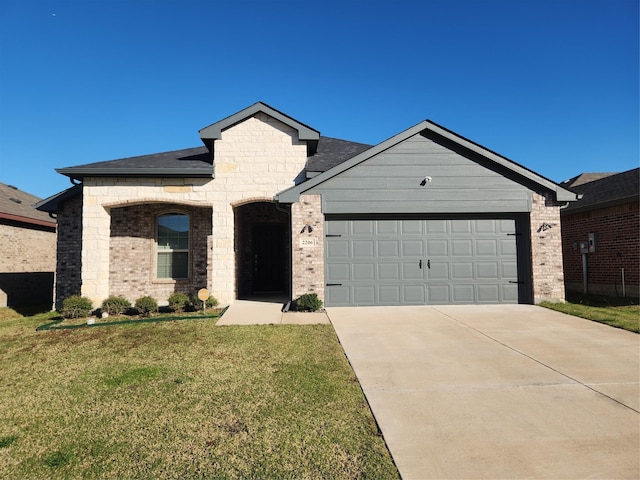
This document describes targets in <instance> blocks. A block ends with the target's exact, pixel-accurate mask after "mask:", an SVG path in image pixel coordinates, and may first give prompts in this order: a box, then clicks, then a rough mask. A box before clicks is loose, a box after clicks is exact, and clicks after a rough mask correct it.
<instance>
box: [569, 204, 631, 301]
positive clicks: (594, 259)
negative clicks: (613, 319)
mask: <svg viewBox="0 0 640 480" xmlns="http://www.w3.org/2000/svg"><path fill="white" fill-rule="evenodd" d="M589 233H595V234H596V236H597V238H596V241H597V251H596V252H595V253H589V254H587V271H588V289H589V293H593V294H604V295H612V296H621V295H622V269H623V268H624V273H625V289H626V294H627V296H634V297H638V295H639V294H638V283H639V278H640V258H639V250H640V247H639V245H640V207H639V205H638V203H637V202H631V203H627V204H625V205H618V206H614V207H608V208H602V209H597V210H592V211H589V212H580V213H574V214H567V215H563V216H562V237H563V242H562V254H563V257H564V270H565V282H566V288H567V290H571V291H578V292H582V291H583V272H582V254H581V253H580V248H579V245H577V244H579V242H586V241H587V240H588V235H589ZM574 245H575V246H576V247H577V248H574Z"/></svg>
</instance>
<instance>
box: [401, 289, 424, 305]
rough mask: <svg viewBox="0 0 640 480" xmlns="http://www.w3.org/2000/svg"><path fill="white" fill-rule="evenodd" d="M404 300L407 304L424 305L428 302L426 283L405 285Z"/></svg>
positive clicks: (403, 290)
mask: <svg viewBox="0 0 640 480" xmlns="http://www.w3.org/2000/svg"><path fill="white" fill-rule="evenodd" d="M402 300H403V303H404V304H407V305H424V304H425V303H426V297H425V286H424V285H403V286H402Z"/></svg>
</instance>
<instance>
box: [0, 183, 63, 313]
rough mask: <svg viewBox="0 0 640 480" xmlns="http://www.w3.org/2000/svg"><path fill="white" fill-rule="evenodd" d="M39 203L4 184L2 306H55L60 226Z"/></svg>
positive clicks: (0, 187)
mask: <svg viewBox="0 0 640 480" xmlns="http://www.w3.org/2000/svg"><path fill="white" fill-rule="evenodd" d="M39 200H40V198H38V197H35V196H33V195H30V194H28V193H26V192H23V191H21V190H18V189H17V188H16V187H14V186H11V185H6V184H4V183H0V306H3V307H6V306H10V307H22V306H26V305H51V304H52V299H53V277H54V272H55V268H56V222H55V220H53V219H52V218H51V217H49V215H48V214H46V213H44V212H40V211H38V210H36V209H35V204H36V203H37V202H38V201H39Z"/></svg>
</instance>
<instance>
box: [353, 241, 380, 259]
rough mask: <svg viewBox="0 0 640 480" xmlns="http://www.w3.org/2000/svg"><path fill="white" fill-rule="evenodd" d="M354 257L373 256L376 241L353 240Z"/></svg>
mask: <svg viewBox="0 0 640 480" xmlns="http://www.w3.org/2000/svg"><path fill="white" fill-rule="evenodd" d="M351 248H352V251H353V258H373V255H374V251H375V241H373V240H354V241H353V242H351Z"/></svg>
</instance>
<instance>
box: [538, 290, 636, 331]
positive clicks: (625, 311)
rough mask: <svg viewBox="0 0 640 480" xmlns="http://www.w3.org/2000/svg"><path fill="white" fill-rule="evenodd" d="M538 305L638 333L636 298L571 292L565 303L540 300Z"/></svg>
mask: <svg viewBox="0 0 640 480" xmlns="http://www.w3.org/2000/svg"><path fill="white" fill-rule="evenodd" d="M540 305H541V306H543V307H546V308H550V309H552V310H556V311H558V312H563V313H568V314H569V315H575V316H576V317H581V318H586V319H588V320H593V321H595V322H600V323H605V324H607V325H611V326H612V327H616V328H622V329H624V330H628V331H630V332H635V333H640V306H639V305H638V299H634V298H620V297H605V296H585V295H580V294H575V293H571V294H568V295H567V303H552V302H542V303H541V304H540Z"/></svg>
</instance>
